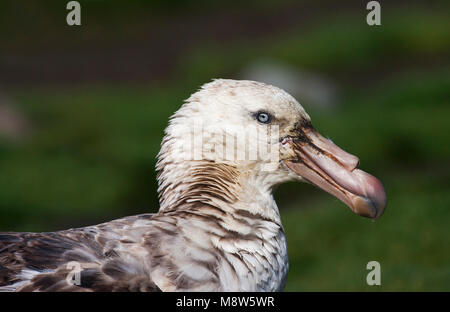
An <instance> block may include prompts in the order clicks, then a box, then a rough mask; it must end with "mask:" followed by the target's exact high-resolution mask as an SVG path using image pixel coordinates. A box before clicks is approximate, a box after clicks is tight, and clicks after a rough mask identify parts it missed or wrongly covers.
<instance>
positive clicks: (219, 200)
mask: <svg viewBox="0 0 450 312" xmlns="http://www.w3.org/2000/svg"><path fill="white" fill-rule="evenodd" d="M157 170H158V193H159V199H160V212H162V211H175V210H196V209H200V207H202V206H207V207H213V208H218V209H220V210H222V211H224V212H227V213H234V212H236V211H239V212H241V213H249V214H252V215H255V216H257V217H260V218H263V219H267V220H271V221H273V222H275V223H277V224H280V225H281V222H280V216H279V212H278V207H277V205H276V203H275V200H274V198H273V195H272V186H271V184H270V182H268V181H267V180H268V179H267V177H266V176H265V175H264V174H255V171H253V170H242V169H240V168H238V167H237V166H236V165H231V164H226V163H216V162H213V161H207V160H200V161H182V162H174V161H171V162H165V161H164V160H161V158H160V160H158V164H157Z"/></svg>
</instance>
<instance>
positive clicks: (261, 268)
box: [0, 79, 385, 291]
mask: <svg viewBox="0 0 450 312" xmlns="http://www.w3.org/2000/svg"><path fill="white" fill-rule="evenodd" d="M195 120H197V121H201V125H200V127H201V128H202V132H201V133H202V142H206V143H207V146H208V148H206V150H205V149H202V150H201V153H200V156H201V157H196V155H195V153H196V149H195V140H196V138H197V137H198V136H197V135H195V129H194V128H195V127H193V124H194V121H195ZM242 125H254V128H255V129H256V130H257V132H258V131H260V132H261V131H262V133H264V134H267V135H263V136H259V135H258V136H256V137H255V136H251V135H250V132H248V130H244V132H242V131H241V132H240V133H238V134H240V135H241V136H244V137H249V138H250V140H251V141H252V142H253V143H255V142H256V143H258V144H259V145H261V144H262V145H264V146H267V147H270V148H273V149H274V150H276V152H277V154H276V156H277V157H276V160H275V161H274V159H273V157H269V156H267V155H265V154H264V155H261V153H256V154H257V155H258V157H256V158H252V157H247V156H248V155H249V154H251V153H252V152H253V149H254V148H255V147H254V146H257V145H258V144H253V145H252V144H250V146H246V148H245V150H244V153H243V155H244V156H246V157H243V158H242V159H240V158H239V157H236V154H239V152H240V151H239V148H241V146H240V145H239V144H234V145H232V149H231V151H232V153H231V154H233V155H234V156H233V157H231V158H230V157H228V158H227V157H224V154H225V150H227V146H225V144H224V142H225V141H223V137H226V135H227V134H230V131H231V130H230V129H236V128H238V129H240V128H239V127H240V126H242ZM269 125H270V126H274V127H275V126H276V130H277V131H276V134H277V136H271V135H270V134H269V128H268V126H269ZM194 126H195V125H194ZM213 129H215V130H217V129H219V130H220V131H221V132H219V135H217V133H215V132H214V131H215V130H213ZM231 132H232V131H231ZM234 142H236V141H234ZM226 143H227V144H228V143H229V141H228V140H226ZM186 146H188V147H189V148H186ZM192 146H194V148H191V147H192ZM228 146H229V145H228ZM202 148H203V147H202ZM271 155H272V156H273V153H272V154H271ZM197 156H198V155H197ZM357 162H358V161H357V158H356V157H354V156H352V155H350V154H347V153H345V152H344V151H342V150H340V149H339V148H338V147H337V146H335V145H334V144H332V143H331V142H330V141H328V140H325V139H323V138H322V137H320V136H319V135H318V134H317V133H316V132H315V130H314V129H313V128H312V126H311V124H310V118H309V116H308V115H307V114H306V112H305V111H304V109H303V108H302V107H301V105H300V104H299V103H298V102H297V101H296V100H295V99H294V98H292V97H291V96H290V95H289V94H287V93H286V92H284V91H282V90H281V89H278V88H276V87H273V86H269V85H266V84H263V83H258V82H253V81H236V80H224V79H219V80H215V81H213V82H211V83H208V84H206V85H204V86H203V87H202V88H201V89H200V90H199V91H198V92H196V93H194V94H193V95H192V96H191V97H190V98H189V99H188V100H187V101H186V103H185V104H184V105H183V106H182V107H181V108H180V109H179V110H178V111H177V112H176V113H175V114H174V115H173V116H172V118H171V120H170V124H169V126H168V127H167V129H166V132H165V137H164V139H163V142H162V144H161V150H160V153H159V155H158V162H157V165H156V169H157V171H158V186H159V187H158V192H159V196H160V208H159V212H158V213H156V214H143V215H137V216H131V217H125V218H122V219H118V220H114V221H110V222H106V223H103V224H99V225H96V226H89V227H84V228H78V229H70V230H65V231H59V232H51V233H0V290H2V291H281V290H283V288H284V285H285V283H286V277H287V273H288V253H287V245H286V238H285V235H284V230H283V226H282V224H281V220H280V214H279V211H278V207H277V205H276V203H275V200H274V198H273V190H274V188H275V187H276V186H277V185H279V184H281V183H283V182H287V181H292V180H297V181H307V182H310V183H313V184H315V185H317V186H319V187H321V188H323V189H324V190H326V191H327V192H329V193H331V194H333V195H335V196H336V197H338V198H339V199H341V200H342V201H343V202H345V203H346V204H347V205H348V206H349V207H350V208H351V209H352V210H353V211H355V212H356V213H358V214H361V215H364V216H368V217H371V218H378V217H379V216H380V215H381V213H382V211H383V209H384V206H385V195H384V189H382V186H381V184H380V183H379V181H378V180H376V179H375V178H373V177H372V176H370V175H368V174H366V173H364V172H362V171H360V170H359V169H356V166H357ZM268 165H271V167H270V166H269V167H268ZM267 168H271V169H267ZM74 268H75V273H74ZM76 274H78V275H76ZM77 277H78V279H77ZM74 281H75V282H74Z"/></svg>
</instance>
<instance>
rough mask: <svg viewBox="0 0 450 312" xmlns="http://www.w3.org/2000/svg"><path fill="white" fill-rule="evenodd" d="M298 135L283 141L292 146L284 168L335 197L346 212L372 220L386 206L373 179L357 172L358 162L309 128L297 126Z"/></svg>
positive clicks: (378, 182)
mask: <svg viewBox="0 0 450 312" xmlns="http://www.w3.org/2000/svg"><path fill="white" fill-rule="evenodd" d="M295 131H296V132H297V133H298V135H296V136H292V137H288V138H286V139H287V140H288V141H290V143H291V144H292V147H293V149H294V152H295V154H296V158H295V159H289V160H285V161H284V163H285V165H286V166H287V167H288V168H289V169H290V170H291V171H293V172H294V173H295V174H297V175H299V176H301V177H302V178H304V179H305V180H307V181H309V182H310V183H312V184H314V185H316V186H318V187H320V188H321V189H323V190H324V191H326V192H328V193H330V194H332V195H334V196H336V197H337V198H338V199H340V200H341V201H342V202H344V203H345V204H346V205H347V206H349V207H350V209H351V210H352V211H353V212H354V213H356V214H358V215H360V216H364V217H367V218H372V219H374V220H376V219H378V218H379V217H380V216H381V215H382V214H383V211H384V208H385V206H386V193H385V191H384V187H383V185H382V184H381V182H380V181H379V180H378V179H377V178H375V177H374V176H372V175H370V174H368V173H366V172H364V171H362V170H359V169H357V166H358V164H359V159H358V157H356V156H353V155H351V154H349V153H347V152H345V151H343V150H342V149H341V148H339V147H338V146H337V145H335V144H334V143H332V142H331V141H330V140H328V139H325V138H324V137H323V136H321V135H320V134H319V133H318V132H316V130H315V129H314V128H313V127H312V126H310V125H307V126H302V127H298V128H297V129H296V130H295Z"/></svg>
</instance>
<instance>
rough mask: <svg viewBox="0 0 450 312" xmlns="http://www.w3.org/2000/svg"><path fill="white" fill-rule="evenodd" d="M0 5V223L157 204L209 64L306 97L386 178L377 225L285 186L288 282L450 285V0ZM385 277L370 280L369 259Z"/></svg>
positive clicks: (34, 223)
mask: <svg viewBox="0 0 450 312" xmlns="http://www.w3.org/2000/svg"><path fill="white" fill-rule="evenodd" d="M80 3H81V6H82V16H81V19H82V25H81V26H74V27H69V26H67V25H66V14H67V12H68V11H67V10H66V8H65V5H66V2H65V1H41V2H37V1H36V2H27V3H26V4H25V3H23V2H20V1H2V3H1V4H0V231H53V230H58V229H65V228H68V227H80V226H86V225H91V224H95V223H100V222H104V221H108V220H111V219H113V218H119V217H122V216H126V215H131V214H138V213H144V212H155V211H157V209H158V200H157V193H156V180H155V178H156V174H155V171H154V166H155V161H156V158H155V157H156V154H157V152H158V150H159V144H160V141H161V139H162V136H163V130H164V128H165V127H166V125H167V121H168V118H169V116H170V115H171V114H172V113H173V112H174V111H176V110H177V109H178V107H180V105H181V104H182V101H183V100H184V99H186V98H187V97H188V96H189V95H190V94H191V93H193V92H194V91H195V90H196V89H197V88H198V87H199V86H200V85H201V84H203V83H205V82H208V81H210V80H211V79H213V78H234V79H253V80H260V81H263V82H268V83H272V84H275V85H277V86H279V87H282V88H285V89H286V90H287V91H289V92H290V93H292V94H293V95H294V96H295V97H296V98H297V99H298V100H299V101H300V103H301V104H303V106H304V107H305V108H306V110H307V111H308V112H309V114H310V115H311V117H312V120H313V123H314V125H315V127H316V128H317V129H318V130H319V131H320V132H321V133H322V134H324V135H326V136H328V137H330V138H332V139H333V141H334V142H335V143H337V144H338V145H339V146H341V147H342V148H344V149H345V150H347V151H349V152H351V153H353V154H355V155H357V156H359V158H360V159H361V168H362V169H363V170H365V171H368V172H370V173H372V174H373V175H375V176H376V177H378V178H379V179H380V180H381V181H382V182H383V183H384V185H385V188H386V191H387V195H388V207H387V209H386V211H385V214H384V215H383V217H381V219H379V220H378V221H376V222H371V221H370V220H368V219H364V218H360V217H357V216H355V215H354V214H353V213H351V211H350V210H349V209H348V208H347V207H345V206H344V204H342V203H341V202H339V201H338V200H337V199H335V198H333V197H332V196H330V195H328V194H326V193H324V192H323V191H320V190H318V189H315V188H314V187H312V186H310V185H306V184H303V185H301V184H295V183H292V184H287V185H283V186H281V187H280V188H279V189H278V190H277V192H276V194H275V196H276V199H277V202H278V206H279V208H280V210H281V215H282V219H283V224H284V226H285V230H286V236H287V241H288V246H289V255H290V273H289V277H288V283H287V286H286V290H287V291H349V290H352V291H444V290H445V291H450V140H449V139H450V58H449V56H450V24H449V20H450V18H449V17H450V14H449V12H450V10H449V8H450V4H449V2H448V1H380V3H381V22H382V25H381V26H368V25H367V24H366V15H367V13H368V11H367V10H366V3H367V1H360V0H359V1H351V0H343V1H331V0H329V1H317V0H300V1H288V0H283V1H278V0H264V1H225V0H222V1H200V0H199V1H187V0H186V1H182V0H178V1H175V0H172V1H168V0H165V1H163V0H159V1H136V0H133V1H101V0H97V1H94V0H91V1H87V0H86V1H80ZM371 260H376V261H378V262H380V264H381V272H382V279H381V282H382V285H381V286H367V284H366V275H367V273H368V271H367V270H366V264H367V262H369V261H371Z"/></svg>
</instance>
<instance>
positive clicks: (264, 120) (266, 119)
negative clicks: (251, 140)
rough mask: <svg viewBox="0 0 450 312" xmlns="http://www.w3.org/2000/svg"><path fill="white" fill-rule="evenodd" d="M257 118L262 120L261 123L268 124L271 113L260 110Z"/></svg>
mask: <svg viewBox="0 0 450 312" xmlns="http://www.w3.org/2000/svg"><path fill="white" fill-rule="evenodd" d="M256 119H257V120H258V121H259V122H260V123H264V124H268V123H269V122H270V119H271V117H270V114H269V113H266V112H259V113H257V114H256Z"/></svg>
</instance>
